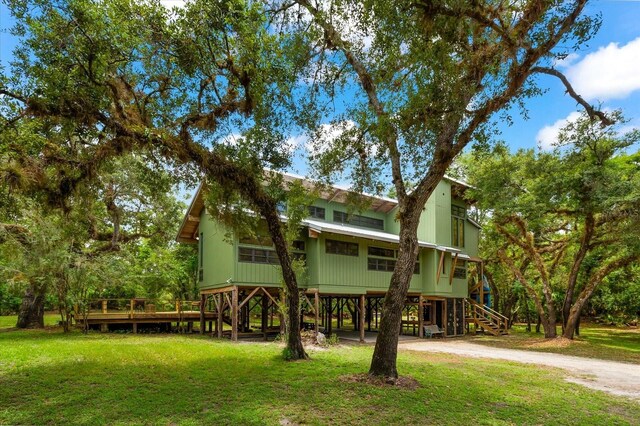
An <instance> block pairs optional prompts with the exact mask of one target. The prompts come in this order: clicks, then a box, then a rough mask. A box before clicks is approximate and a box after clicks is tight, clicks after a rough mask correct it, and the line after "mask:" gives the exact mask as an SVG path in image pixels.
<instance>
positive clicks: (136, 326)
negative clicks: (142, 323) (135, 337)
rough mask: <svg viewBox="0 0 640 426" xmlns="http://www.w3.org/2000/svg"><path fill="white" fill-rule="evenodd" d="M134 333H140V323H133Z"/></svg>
mask: <svg viewBox="0 0 640 426" xmlns="http://www.w3.org/2000/svg"><path fill="white" fill-rule="evenodd" d="M133 334H138V323H137V322H134V323H133Z"/></svg>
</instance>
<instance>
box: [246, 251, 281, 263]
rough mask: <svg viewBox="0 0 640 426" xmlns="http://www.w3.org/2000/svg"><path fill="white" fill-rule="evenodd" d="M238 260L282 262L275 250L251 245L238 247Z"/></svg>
mask: <svg viewBox="0 0 640 426" xmlns="http://www.w3.org/2000/svg"><path fill="white" fill-rule="evenodd" d="M238 261H239V262H247V263H266V264H270V265H279V264H280V261H279V260H278V255H277V254H276V252H275V250H263V249H255V248H250V247H240V248H239V249H238Z"/></svg>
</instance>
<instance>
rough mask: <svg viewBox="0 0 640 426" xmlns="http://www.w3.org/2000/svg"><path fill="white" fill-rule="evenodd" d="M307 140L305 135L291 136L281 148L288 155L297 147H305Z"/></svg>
mask: <svg viewBox="0 0 640 426" xmlns="http://www.w3.org/2000/svg"><path fill="white" fill-rule="evenodd" d="M307 140H308V138H307V137H306V136H305V135H297V136H291V137H289V139H287V140H286V141H285V142H284V145H283V148H284V149H285V150H286V151H287V152H288V153H289V154H291V153H293V152H295V151H296V150H297V149H298V148H299V147H301V146H305V145H306V143H307Z"/></svg>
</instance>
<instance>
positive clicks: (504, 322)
mask: <svg viewBox="0 0 640 426" xmlns="http://www.w3.org/2000/svg"><path fill="white" fill-rule="evenodd" d="M465 304H466V321H467V324H474V326H475V329H476V332H477V331H478V329H482V330H483V331H484V332H485V333H489V334H493V335H494V336H500V335H503V334H509V332H508V328H509V320H508V318H507V317H505V316H504V315H502V314H501V313H499V312H496V311H495V310H493V309H491V308H490V307H488V306H485V305H481V304H479V303H478V302H476V301H475V300H473V299H466V300H465Z"/></svg>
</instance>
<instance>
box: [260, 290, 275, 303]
mask: <svg viewBox="0 0 640 426" xmlns="http://www.w3.org/2000/svg"><path fill="white" fill-rule="evenodd" d="M260 288H261V289H262V292H263V293H264V294H266V295H267V297H269V299H271V301H272V302H273V304H274V305H276V306H278V302H276V299H274V298H273V296H271V294H270V293H269V292H268V291H267V289H266V288H264V287H260Z"/></svg>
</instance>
